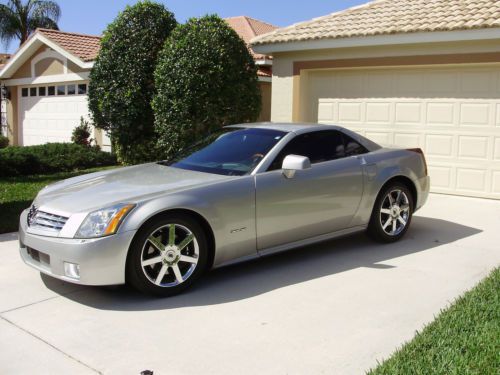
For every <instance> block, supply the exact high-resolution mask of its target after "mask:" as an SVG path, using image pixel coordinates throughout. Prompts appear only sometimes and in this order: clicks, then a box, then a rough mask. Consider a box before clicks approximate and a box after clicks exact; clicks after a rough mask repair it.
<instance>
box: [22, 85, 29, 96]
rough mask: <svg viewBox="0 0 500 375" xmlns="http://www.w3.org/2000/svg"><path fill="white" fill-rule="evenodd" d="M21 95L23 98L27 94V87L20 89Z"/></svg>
mask: <svg viewBox="0 0 500 375" xmlns="http://www.w3.org/2000/svg"><path fill="white" fill-rule="evenodd" d="M21 95H22V97H23V98H24V97H26V96H28V88H27V87H24V88H23V89H21Z"/></svg>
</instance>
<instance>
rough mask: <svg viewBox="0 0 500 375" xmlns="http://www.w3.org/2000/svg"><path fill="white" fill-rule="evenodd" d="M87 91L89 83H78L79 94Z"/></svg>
mask: <svg viewBox="0 0 500 375" xmlns="http://www.w3.org/2000/svg"><path fill="white" fill-rule="evenodd" d="M86 93H87V85H86V84H85V83H83V84H81V85H78V95H85V94H86Z"/></svg>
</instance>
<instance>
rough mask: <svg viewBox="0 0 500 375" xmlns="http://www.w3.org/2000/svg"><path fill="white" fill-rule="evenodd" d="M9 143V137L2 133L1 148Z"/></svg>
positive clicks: (0, 138) (0, 136)
mask: <svg viewBox="0 0 500 375" xmlns="http://www.w3.org/2000/svg"><path fill="white" fill-rule="evenodd" d="M8 145H9V138H7V137H6V136H4V135H1V134H0V148H5V147H7V146H8Z"/></svg>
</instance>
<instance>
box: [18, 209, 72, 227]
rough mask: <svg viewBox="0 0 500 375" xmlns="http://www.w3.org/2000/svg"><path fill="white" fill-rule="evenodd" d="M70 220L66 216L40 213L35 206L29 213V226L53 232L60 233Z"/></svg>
mask: <svg viewBox="0 0 500 375" xmlns="http://www.w3.org/2000/svg"><path fill="white" fill-rule="evenodd" d="M66 221H68V218H67V217H65V216H60V215H55V214H51V213H50V212H45V211H39V210H37V208H36V207H35V206H34V205H33V206H31V208H30V211H29V213H28V226H30V227H39V228H44V229H48V230H53V231H60V230H61V229H62V228H63V227H64V224H66Z"/></svg>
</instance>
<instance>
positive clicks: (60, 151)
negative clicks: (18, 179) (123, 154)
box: [0, 143, 116, 177]
mask: <svg viewBox="0 0 500 375" xmlns="http://www.w3.org/2000/svg"><path fill="white" fill-rule="evenodd" d="M114 164H116V158H115V156H114V155H112V154H110V153H108V152H103V151H101V150H100V149H99V148H98V147H95V146H91V147H87V146H82V145H77V144H74V143H47V144H45V145H40V146H26V147H21V146H13V147H8V148H5V149H2V150H0V177H8V176H22V175H31V174H49V173H55V172H67V171H73V170H78V169H86V168H92V167H100V166H107V165H114Z"/></svg>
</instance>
